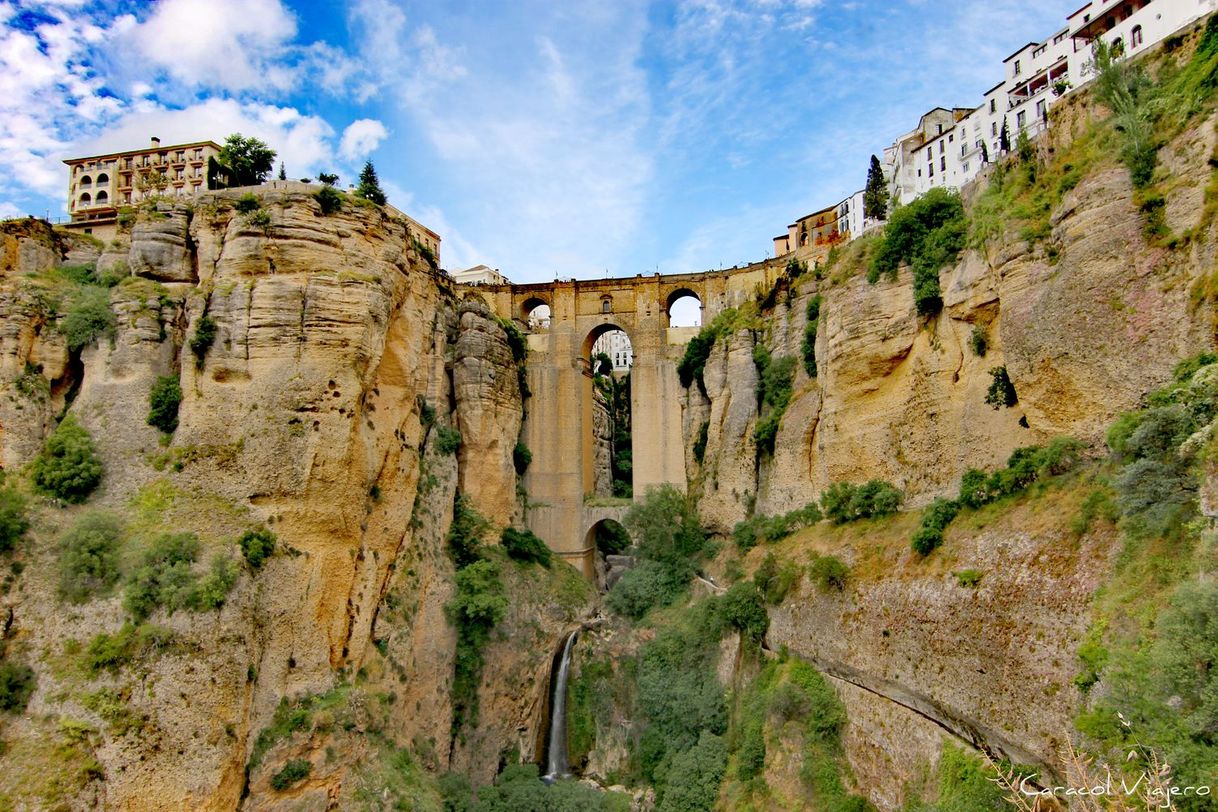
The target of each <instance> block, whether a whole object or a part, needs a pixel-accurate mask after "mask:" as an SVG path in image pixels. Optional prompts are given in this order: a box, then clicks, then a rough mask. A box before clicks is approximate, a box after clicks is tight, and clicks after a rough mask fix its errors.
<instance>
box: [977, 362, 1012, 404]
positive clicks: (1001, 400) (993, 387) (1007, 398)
mask: <svg viewBox="0 0 1218 812" xmlns="http://www.w3.org/2000/svg"><path fill="white" fill-rule="evenodd" d="M990 377H991V378H993V380H991V381H990V388H989V389H987V390H986V392H985V402H986V403H988V404H989V405H991V406H993V407H994V408H995V409H1001V408H1003V407H1004V406H1005V407H1006V408H1008V409H1009V408H1011V407H1012V406H1014V405H1015V404H1016V403H1018V402H1019V396H1018V395H1016V394H1015V384H1013V383H1011V377H1010V376H1009V375H1007V368H1006V367H1005V366H1001V367H990Z"/></svg>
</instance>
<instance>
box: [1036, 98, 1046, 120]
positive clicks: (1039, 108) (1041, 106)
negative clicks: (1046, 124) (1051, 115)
mask: <svg viewBox="0 0 1218 812" xmlns="http://www.w3.org/2000/svg"><path fill="white" fill-rule="evenodd" d="M1036 116H1037V118H1042V119H1043V118H1044V117H1045V100H1044V99H1041V100H1040V101H1038V102H1037V103H1036Z"/></svg>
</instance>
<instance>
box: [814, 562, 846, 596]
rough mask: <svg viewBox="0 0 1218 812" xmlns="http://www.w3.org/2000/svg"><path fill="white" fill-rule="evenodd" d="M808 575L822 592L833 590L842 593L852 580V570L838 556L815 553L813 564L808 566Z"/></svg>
mask: <svg viewBox="0 0 1218 812" xmlns="http://www.w3.org/2000/svg"><path fill="white" fill-rule="evenodd" d="M808 575H809V577H811V578H812V581H813V583H815V584H816V585H817V586H818V587H820V590H821V591H822V592H828V591H829V590H831V589H836V590H837V591H838V592H841V591H842V590H844V589H845V588H846V582H847V580H849V578H850V568H849V567H847V566H846V563H845V562H844V561H842V560H841V559H840V558H838V557H837V556H834V555H816V554H815V553H814V554H813V555H812V563H811V564H809V565H808Z"/></svg>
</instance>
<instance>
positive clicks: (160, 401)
mask: <svg viewBox="0 0 1218 812" xmlns="http://www.w3.org/2000/svg"><path fill="white" fill-rule="evenodd" d="M181 403H182V386H181V384H179V383H178V376H176V375H162V376H160V377H159V378H157V379H156V383H154V384H153V385H152V391H150V392H149V393H148V425H150V426H156V427H157V428H158V429H160V430H161V431H163V432H165V433H166V434H173V432H174V430H175V429H177V427H178V406H180V405H181Z"/></svg>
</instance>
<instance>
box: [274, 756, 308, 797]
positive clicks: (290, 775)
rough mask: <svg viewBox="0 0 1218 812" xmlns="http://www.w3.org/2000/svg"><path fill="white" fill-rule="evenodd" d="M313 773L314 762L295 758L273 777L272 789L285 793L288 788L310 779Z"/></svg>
mask: <svg viewBox="0 0 1218 812" xmlns="http://www.w3.org/2000/svg"><path fill="white" fill-rule="evenodd" d="M312 771H313V763H312V762H310V761H308V760H307V759H303V758H294V759H292V760H291V761H289V762H288V763H287V764H285V765H284V767H283V769H282V770H280V771H279V772H277V773H275V774H274V775H272V776H271V789H273V790H275V791H276V792H283V791H284V790H285V789H287V788H288V787H291V786H293V785H294V784H299V783H300V782H301V781H303V780H305V779H306V778H308V777H309V773H311V772H312Z"/></svg>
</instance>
